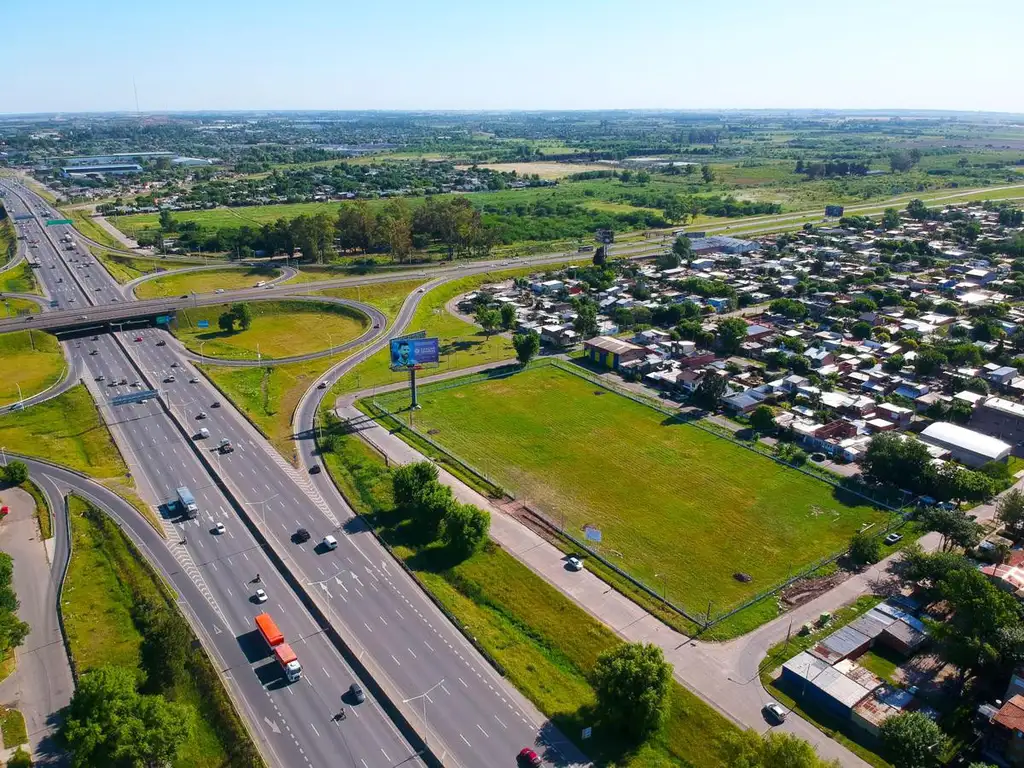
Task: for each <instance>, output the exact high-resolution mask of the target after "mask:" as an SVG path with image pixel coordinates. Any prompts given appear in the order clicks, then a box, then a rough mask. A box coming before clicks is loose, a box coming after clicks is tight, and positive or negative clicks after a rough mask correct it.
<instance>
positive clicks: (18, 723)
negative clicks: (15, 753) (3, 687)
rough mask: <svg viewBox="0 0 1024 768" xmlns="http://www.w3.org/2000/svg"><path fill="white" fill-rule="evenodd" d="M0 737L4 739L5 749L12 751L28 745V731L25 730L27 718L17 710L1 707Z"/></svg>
mask: <svg viewBox="0 0 1024 768" xmlns="http://www.w3.org/2000/svg"><path fill="white" fill-rule="evenodd" d="M0 735H2V736H3V739H4V747H5V748H6V749H10V748H11V747H17V746H20V745H21V744H27V743H28V730H27V729H26V728H25V717H24V715H22V714H21V712H19V711H18V710H16V709H9V708H8V707H0Z"/></svg>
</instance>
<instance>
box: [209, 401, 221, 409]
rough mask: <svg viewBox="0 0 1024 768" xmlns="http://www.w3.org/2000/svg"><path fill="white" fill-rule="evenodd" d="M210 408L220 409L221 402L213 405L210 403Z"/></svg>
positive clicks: (215, 402) (214, 402)
mask: <svg viewBox="0 0 1024 768" xmlns="http://www.w3.org/2000/svg"><path fill="white" fill-rule="evenodd" d="M210 407H211V408H220V400H214V401H213V402H212V403H210Z"/></svg>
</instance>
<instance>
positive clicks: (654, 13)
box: [0, 0, 1024, 113]
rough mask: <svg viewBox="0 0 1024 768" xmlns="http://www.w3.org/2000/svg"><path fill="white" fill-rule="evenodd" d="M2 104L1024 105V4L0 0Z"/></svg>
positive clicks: (1001, 108)
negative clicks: (1023, 48) (1022, 44)
mask: <svg viewBox="0 0 1024 768" xmlns="http://www.w3.org/2000/svg"><path fill="white" fill-rule="evenodd" d="M0 5H2V6H3V8H4V13H3V16H2V22H0V23H2V25H3V28H4V34H3V37H2V40H3V44H2V46H0V67H2V68H3V75H4V76H3V78H2V80H0V113H21V112H83V111H121V110H127V111H134V110H135V107H136V104H135V96H134V92H133V85H132V84H133V79H134V82H135V84H136V85H137V88H138V106H139V108H140V109H141V110H142V111H143V112H161V111H176V110H247V109H257V110H263V109H396V110H400V109H432V110H452V109H454V110H509V109H538V110H563V109H564V110H570V109H798V108H823V109H947V110H972V111H973V110H981V111H997V112H1021V113H1024V87H1022V82H1021V76H1022V75H1024V60H1022V59H1021V58H1020V57H1019V51H1020V49H1019V46H1017V45H1016V42H1015V41H1018V37H1019V36H1018V32H1019V30H1020V29H1021V28H1022V26H1024V0H974V2H970V3H964V2H962V0H958V1H957V2H953V1H952V0H931V2H928V3H914V2H909V0H857V1H856V2H836V1H835V0H814V1H813V2H812V1H811V0H725V1H723V0H701V1H699V2H698V1H695V0H517V1H516V2H507V1H505V0H359V2H353V1H352V0H287V1H286V2H282V1H281V0H275V1H274V2H270V0H244V1H243V0H176V1H175V2H173V3H172V2H152V1H148V2H147V1H146V0H104V2H102V3H83V2H81V0H48V2H47V3H45V10H44V7H43V6H41V5H40V4H39V3H38V2H32V1H30V0H4V2H3V3H2V4H0Z"/></svg>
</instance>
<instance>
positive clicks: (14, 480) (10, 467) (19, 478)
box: [3, 461, 28, 485]
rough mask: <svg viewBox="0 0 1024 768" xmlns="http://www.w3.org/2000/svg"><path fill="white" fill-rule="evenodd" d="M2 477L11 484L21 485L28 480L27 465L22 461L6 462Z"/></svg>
mask: <svg viewBox="0 0 1024 768" xmlns="http://www.w3.org/2000/svg"><path fill="white" fill-rule="evenodd" d="M3 477H4V480H6V481H7V482H8V483H10V484H11V485H21V484H22V483H24V482H25V481H26V480H28V466H27V465H26V464H25V462H23V461H11V462H8V463H7V467H6V468H5V469H4V474H3Z"/></svg>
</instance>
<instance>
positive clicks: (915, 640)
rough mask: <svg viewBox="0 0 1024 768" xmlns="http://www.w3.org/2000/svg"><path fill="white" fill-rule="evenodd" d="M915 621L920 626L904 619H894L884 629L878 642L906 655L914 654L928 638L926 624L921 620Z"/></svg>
mask: <svg viewBox="0 0 1024 768" xmlns="http://www.w3.org/2000/svg"><path fill="white" fill-rule="evenodd" d="M915 623H916V624H917V625H918V626H914V625H913V624H911V623H910V622H908V621H905V620H903V619H898V620H896V621H894V622H893V623H892V624H890V625H889V626H888V627H886V628H885V629H884V630H883V631H882V634H881V635H880V636H879V638H878V642H880V643H882V644H883V645H885V646H887V647H889V648H892V649H893V650H894V651H896V652H897V653H902V654H903V655H904V656H911V655H913V654H914V653H915V652H916V651H917V649H918V648H920V647H921V646H922V645H923V644H924V641H925V640H927V639H928V632H927V631H926V630H925V628H924V626H923V625H921V623H920V622H915Z"/></svg>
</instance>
